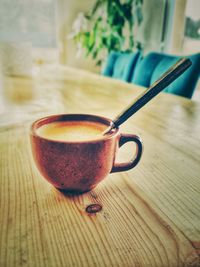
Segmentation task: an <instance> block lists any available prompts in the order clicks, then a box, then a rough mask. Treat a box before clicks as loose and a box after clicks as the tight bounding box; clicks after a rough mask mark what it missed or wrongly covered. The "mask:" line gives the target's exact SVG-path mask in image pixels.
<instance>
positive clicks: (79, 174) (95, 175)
mask: <svg viewBox="0 0 200 267" xmlns="http://www.w3.org/2000/svg"><path fill="white" fill-rule="evenodd" d="M111 123H112V120H110V119H108V118H104V117H100V116H95V115H88V114H61V115H52V116H48V117H45V118H42V119H39V120H37V121H35V122H34V123H33V124H32V126H31V132H30V138H31V147H32V153H33V157H34V160H35V163H36V165H37V167H38V169H39V171H40V173H41V174H42V175H43V176H44V178H46V179H47V181H49V182H50V183H51V184H52V185H53V186H54V187H56V188H58V189H63V190H65V191H67V192H73V193H83V192H86V191H89V190H91V189H93V188H94V187H95V186H96V185H97V184H98V183H99V182H101V181H102V180H103V179H104V178H105V177H106V176H107V175H108V174H109V173H114V172H122V171H127V170H130V169H132V168H134V167H135V166H136V165H137V164H138V162H139V160H140V158H141V155H142V142H141V140H140V138H139V137H138V136H137V135H134V134H123V133H120V129H119V128H116V129H113V130H112V131H111V132H110V133H108V134H105V135H103V131H104V130H105V129H106V128H108V126H110V125H111ZM127 142H134V143H135V144H136V149H134V150H135V151H134V156H133V159H131V160H130V161H129V162H125V163H117V162H116V161H115V158H116V155H117V151H118V148H119V147H121V146H122V145H123V144H125V143H127Z"/></svg>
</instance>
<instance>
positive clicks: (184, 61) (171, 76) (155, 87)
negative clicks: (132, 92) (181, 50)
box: [103, 58, 192, 134]
mask: <svg viewBox="0 0 200 267" xmlns="http://www.w3.org/2000/svg"><path fill="white" fill-rule="evenodd" d="M191 65H192V62H191V61H190V59H189V58H181V59H180V60H178V62H177V63H175V64H174V65H173V66H172V67H171V68H169V69H168V70H167V71H166V72H165V73H164V74H163V75H162V76H161V77H160V78H159V79H158V80H157V81H155V82H154V83H153V84H152V85H151V86H150V87H149V88H148V89H147V90H145V91H144V92H142V93H141V94H140V95H139V96H138V97H137V98H136V99H135V101H134V102H133V103H132V104H131V105H130V106H128V107H127V108H126V109H125V110H124V111H123V112H122V113H121V114H119V115H118V116H117V117H116V118H115V119H114V120H113V122H112V124H111V125H110V126H109V127H108V128H107V129H106V130H105V131H104V132H103V134H107V133H109V132H110V131H111V130H112V129H114V128H116V127H118V126H119V125H121V124H122V123H123V122H125V121H126V120H127V119H128V118H129V117H130V116H132V115H133V114H134V113H136V112H137V111H138V110H139V109H141V108H142V107H143V106H144V105H145V104H146V103H148V102H149V101H150V100H151V99H152V98H153V97H155V96H156V95H157V94H158V93H160V92H161V91H162V90H163V89H164V88H166V87H167V86H168V85H169V84H171V83H172V82H173V81H174V80H176V79H177V78H178V77H179V76H180V75H181V74H182V73H184V72H185V70H187V69H188V68H189V67H190V66H191Z"/></svg>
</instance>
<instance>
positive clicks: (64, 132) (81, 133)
mask: <svg viewBox="0 0 200 267" xmlns="http://www.w3.org/2000/svg"><path fill="white" fill-rule="evenodd" d="M107 127H108V126H106V125H104V124H101V123H98V122H90V121H59V122H51V123H48V124H45V125H42V126H41V127H40V128H38V129H37V130H36V133H37V134H38V135H39V136H41V137H43V138H46V139H50V140H55V141H69V142H71V141H72V142H74V141H90V140H97V139H100V138H102V137H103V131H104V130H105V129H106V128H107Z"/></svg>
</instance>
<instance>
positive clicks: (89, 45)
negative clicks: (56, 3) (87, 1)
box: [70, 0, 143, 65]
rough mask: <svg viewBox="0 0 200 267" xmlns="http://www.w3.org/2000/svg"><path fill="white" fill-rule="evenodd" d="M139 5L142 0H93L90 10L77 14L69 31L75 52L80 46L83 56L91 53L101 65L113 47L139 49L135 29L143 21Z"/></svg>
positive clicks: (139, 45) (126, 49)
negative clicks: (83, 51) (71, 30)
mask: <svg viewBox="0 0 200 267" xmlns="http://www.w3.org/2000/svg"><path fill="white" fill-rule="evenodd" d="M142 4H143V0H123V1H122V0H96V2H95V4H94V6H93V8H92V10H91V12H88V13H87V14H83V13H79V15H78V17H77V18H76V20H75V22H74V24H73V32H72V33H71V34H70V36H71V38H72V39H74V40H75V42H76V44H77V49H78V54H82V49H83V50H85V52H86V56H89V55H90V56H92V57H93V59H95V60H96V64H97V65H101V63H102V61H103V60H104V59H105V58H106V56H107V55H108V53H109V52H110V51H112V50H114V51H132V50H133V49H134V48H136V47H137V48H138V49H140V48H141V44H140V43H139V42H137V41H136V40H135V38H134V31H135V30H136V28H137V26H138V25H139V24H140V23H141V21H142Z"/></svg>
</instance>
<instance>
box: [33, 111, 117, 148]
mask: <svg viewBox="0 0 200 267" xmlns="http://www.w3.org/2000/svg"><path fill="white" fill-rule="evenodd" d="M75 118H76V119H75ZM84 118H85V119H84ZM67 119H68V120H67ZM91 119H93V120H91ZM70 120H71V121H76V120H77V121H80V120H85V121H93V122H99V123H102V124H105V125H107V126H108V127H109V126H110V125H111V124H112V123H113V121H112V120H111V119H109V118H106V117H103V116H99V115H95V114H85V113H68V114H67V113H64V114H55V115H49V116H45V117H42V118H40V119H37V120H36V121H34V122H33V123H32V125H31V130H30V134H31V135H32V136H34V137H37V138H39V139H41V140H46V141H48V142H53V143H62V144H86V143H98V142H100V141H105V140H109V139H111V138H113V136H115V135H117V134H118V132H119V128H118V127H116V128H115V129H113V130H112V133H110V134H109V135H105V136H103V137H101V138H98V139H95V140H82V141H63V140H53V139H49V138H46V137H43V136H40V135H39V134H37V132H36V130H37V129H38V128H39V127H41V126H42V125H44V124H46V122H48V123H51V122H56V121H70ZM103 122H104V123H103Z"/></svg>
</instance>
